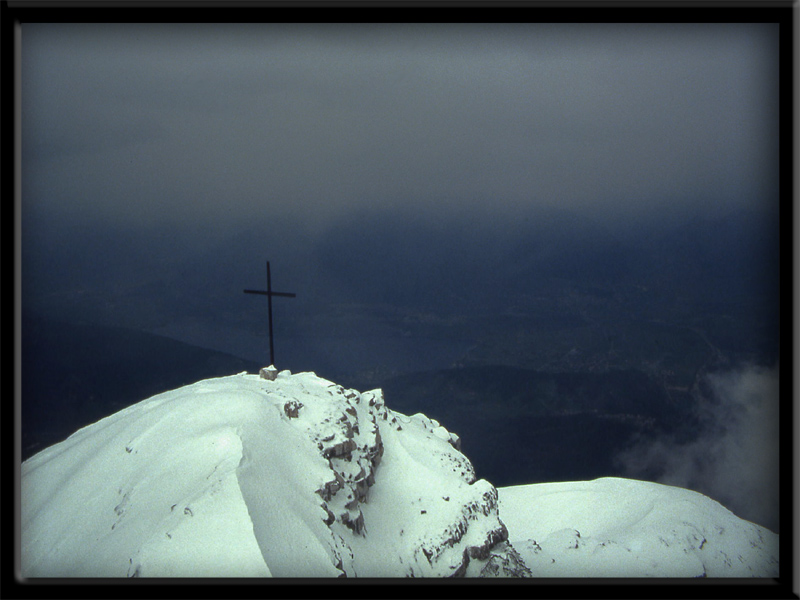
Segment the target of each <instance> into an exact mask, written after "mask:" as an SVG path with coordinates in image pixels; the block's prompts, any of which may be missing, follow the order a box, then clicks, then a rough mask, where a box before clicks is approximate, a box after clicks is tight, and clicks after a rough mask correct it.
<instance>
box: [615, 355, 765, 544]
mask: <svg viewBox="0 0 800 600" xmlns="http://www.w3.org/2000/svg"><path fill="white" fill-rule="evenodd" d="M706 381H707V383H708V389H709V390H710V392H709V393H708V394H707V396H704V397H700V398H699V400H700V405H699V411H700V422H701V424H702V427H701V431H700V433H699V434H698V435H697V437H696V438H695V439H694V440H692V441H688V442H678V441H676V440H675V439H673V438H669V437H664V438H660V439H655V440H642V441H640V442H639V443H638V444H637V445H636V446H634V447H633V448H631V449H629V450H628V451H627V452H625V453H623V454H621V455H620V456H619V457H618V460H619V462H620V463H621V464H622V465H623V466H624V468H625V470H626V475H628V476H630V477H637V476H638V477H642V476H643V475H644V474H645V473H647V474H652V473H657V475H656V479H657V481H659V482H660V483H666V484H670V485H677V486H681V487H686V488H689V489H693V490H696V491H698V492H701V493H703V494H706V495H707V496H710V497H712V498H714V499H715V500H717V501H719V502H720V503H722V504H723V505H725V506H726V507H727V508H728V509H730V510H731V511H733V512H734V513H736V514H737V515H738V516H740V517H742V518H744V519H747V520H750V521H754V522H756V523H759V524H761V525H764V526H766V527H768V528H770V529H773V530H777V528H778V523H779V519H778V489H779V480H778V464H779V463H778V461H779V457H778V423H779V418H778V410H779V409H778V369H777V367H772V368H764V367H758V366H752V365H747V366H744V367H742V368H740V369H738V370H733V371H728V372H723V373H717V374H713V375H708V376H707V378H706Z"/></svg>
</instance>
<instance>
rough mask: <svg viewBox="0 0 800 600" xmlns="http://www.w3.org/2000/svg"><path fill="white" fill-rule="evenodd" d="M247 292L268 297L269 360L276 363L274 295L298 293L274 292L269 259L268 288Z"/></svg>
mask: <svg viewBox="0 0 800 600" xmlns="http://www.w3.org/2000/svg"><path fill="white" fill-rule="evenodd" d="M244 293H245V294H260V295H262V296H266V297H267V310H268V312H269V361H270V364H271V365H275V346H274V343H273V341H272V297H273V296H284V297H286V298H296V297H297V294H292V293H289V292H273V291H272V276H271V274H270V271H269V261H267V290H266V291H264V290H244Z"/></svg>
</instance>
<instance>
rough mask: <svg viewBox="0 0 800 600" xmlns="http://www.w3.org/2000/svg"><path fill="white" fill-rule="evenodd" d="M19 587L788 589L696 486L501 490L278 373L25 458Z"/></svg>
mask: <svg viewBox="0 0 800 600" xmlns="http://www.w3.org/2000/svg"><path fill="white" fill-rule="evenodd" d="M21 494H22V498H21V500H22V502H21V504H22V556H21V558H22V561H21V562H22V576H23V577H25V578H34V577H412V576H413V577H453V576H455V577H459V576H467V577H478V576H482V577H486V576H490V577H495V576H501V577H531V576H537V577H581V576H586V577H620V576H622V577H625V576H632V577H645V576H659V577H664V576H668V577H702V576H710V577H716V576H733V577H742V576H751V577H777V575H778V549H777V547H778V536H777V535H776V534H774V533H772V532H770V531H769V530H767V529H764V528H762V527H759V526H757V525H754V524H752V523H749V522H747V521H743V520H741V519H739V518H738V517H736V516H735V515H733V514H732V513H730V512H729V511H728V510H726V509H725V508H724V507H722V506H721V505H719V504H718V503H716V502H714V501H713V500H711V499H709V498H707V497H705V496H703V495H701V494H698V493H696V492H691V491H688V490H684V489H681V488H675V487H669V486H663V485H658V484H654V483H646V482H639V481H632V480H625V479H600V480H596V481H593V482H575V483H558V484H537V485H528V486H516V487H509V488H500V489H499V490H498V489H496V488H495V487H494V486H492V485H491V483H489V482H488V481H485V480H483V479H477V478H476V476H475V472H474V469H473V467H472V465H471V463H470V462H469V460H468V459H467V458H466V457H465V456H464V455H463V454H462V453H461V452H460V443H459V438H458V436H456V435H455V434H453V433H450V432H448V431H447V430H446V429H445V428H444V427H442V426H441V425H440V424H439V423H438V422H436V421H435V420H432V419H429V418H428V417H426V416H425V415H422V414H417V415H413V416H406V415H403V414H400V413H398V412H395V411H392V410H390V409H389V408H387V407H386V405H385V404H384V399H383V395H382V393H381V391H380V390H373V391H368V392H363V393H359V392H357V391H355V390H348V389H345V388H343V387H342V386H340V385H337V384H335V383H333V382H330V381H327V380H325V379H322V378H320V377H317V376H316V375H315V374H313V373H299V374H291V373H290V372H288V371H281V372H277V371H275V370H274V369H273V368H269V369H262V372H261V375H260V376H259V375H248V374H246V373H241V374H239V375H233V376H230V377H222V378H217V379H209V380H205V381H200V382H198V383H195V384H193V385H189V386H186V387H182V388H179V389H176V390H172V391H169V392H165V393H162V394H158V395H156V396H153V397H152V398H149V399H147V400H144V401H142V402H140V403H138V404H135V405H133V406H130V407H128V408H126V409H124V410H122V411H120V412H118V413H116V414H114V415H112V416H110V417H107V418H105V419H103V420H101V421H99V422H97V423H94V424H92V425H89V426H88V427H84V428H83V429H81V430H79V431H77V432H76V433H75V434H73V435H72V436H71V437H69V438H68V439H67V440H65V441H63V442H61V443H59V444H56V445H54V446H52V447H50V448H47V449H45V450H43V451H42V452H40V453H38V454H36V455H35V456H33V457H32V458H30V459H29V460H27V461H25V462H24V463H23V464H22V478H21Z"/></svg>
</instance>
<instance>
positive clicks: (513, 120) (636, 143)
mask: <svg viewBox="0 0 800 600" xmlns="http://www.w3.org/2000/svg"><path fill="white" fill-rule="evenodd" d="M777 37H778V36H777V25H775V24H697V25H668V24H666V25H664V24H653V25H625V24H622V25H612V24H610V25H603V24H586V25H576V24H570V25H549V24H513V25H487V24H466V25H458V24H455V25H448V24H429V25H395V24H384V25H339V24H328V25H294V26H290V25H263V24H251V25H197V24H192V25H174V24H170V25H134V24H121V25H108V24H99V25H92V24H27V23H26V24H24V25H23V27H22V136H23V137H22V148H23V153H22V164H23V181H22V190H23V195H22V206H23V219H25V221H24V222H25V224H26V225H27V226H28V228H29V229H28V230H29V231H30V230H32V229H35V228H36V227H38V226H40V225H41V226H44V225H45V224H47V223H51V224H52V223H58V224H60V225H59V226H68V225H69V224H70V223H75V222H80V223H84V224H90V225H91V224H94V223H97V224H99V225H103V224H106V225H109V226H115V227H118V226H123V227H125V228H130V229H131V230H136V229H137V228H140V227H147V226H151V225H153V224H161V225H163V224H168V225H169V224H173V225H174V226H175V227H176V228H179V229H185V230H191V231H193V232H197V233H208V234H211V231H212V230H213V231H221V230H232V228H233V227H236V226H239V225H241V224H242V223H243V222H246V221H248V220H251V219H254V218H258V217H259V216H263V215H264V214H265V213H266V212H267V211H270V212H272V213H284V212H287V211H288V212H291V213H293V214H295V215H298V216H301V218H303V219H305V220H307V222H308V223H309V224H310V225H312V226H314V227H316V226H317V225H321V226H324V223H325V222H326V220H328V219H330V218H332V217H340V216H342V215H344V214H347V212H348V211H349V210H352V209H354V208H358V207H364V206H375V205H378V206H389V207H407V208H411V209H413V210H414V211H419V212H421V213H423V214H428V212H427V211H430V214H431V215H435V214H447V213H448V211H453V210H466V209H468V208H469V207H471V206H482V207H484V208H489V209H490V210H491V211H493V212H494V213H495V214H497V215H499V216H500V217H510V218H512V219H513V218H516V216H517V215H519V214H520V213H521V212H524V211H526V210H528V209H530V208H531V207H538V206H543V205H556V206H559V207H562V208H566V209H568V210H575V211H579V212H582V213H584V214H586V215H591V216H592V217H593V218H599V217H607V218H609V219H610V220H611V221H620V222H625V221H626V220H628V219H635V218H636V217H637V216H638V215H642V214H644V215H653V214H658V213H659V211H662V212H663V213H664V214H665V215H666V214H670V213H672V214H683V213H684V212H686V211H688V212H692V211H698V210H700V211H706V210H708V211H711V212H719V213H725V212H729V211H733V210H736V209H739V208H742V207H746V206H748V205H749V206H757V207H761V206H764V204H765V201H771V200H772V199H775V201H777V200H776V199H777V170H778V167H777V163H778V161H777V144H778V137H777V131H778V123H777V85H778V80H777V59H776V56H777Z"/></svg>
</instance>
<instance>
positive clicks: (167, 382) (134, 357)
mask: <svg viewBox="0 0 800 600" xmlns="http://www.w3.org/2000/svg"><path fill="white" fill-rule="evenodd" d="M21 333H22V388H21V389H22V398H21V405H22V456H23V459H25V458H27V457H29V456H31V455H32V454H33V453H34V452H38V451H39V450H41V449H42V448H44V447H46V446H49V445H51V444H54V443H56V442H58V441H61V440H63V439H64V438H66V437H67V436H68V435H70V434H72V433H73V432H74V431H75V430H76V429H78V428H80V427H83V426H85V425H88V424H90V423H93V422H95V421H97V420H98V419H101V418H102V417H106V416H108V415H110V414H112V413H114V412H116V411H118V410H120V409H121V408H124V407H126V406H128V405H129V404H133V403H134V402H138V401H140V400H141V399H142V398H147V397H149V396H152V395H154V394H157V393H160V392H164V391H166V390H170V389H174V388H177V387H180V386H182V385H186V384H188V383H192V382H194V381H198V380H201V379H207V378H210V377H218V376H221V375H231V374H234V373H238V372H241V371H249V372H257V371H258V369H259V368H260V367H263V366H264V365H258V364H256V363H254V362H251V361H247V360H244V359H241V358H238V357H235V356H230V355H228V354H223V353H221V352H216V351H213V350H206V349H204V348H198V347H196V346H191V345H189V344H184V343H181V342H177V341H175V340H171V339H168V338H164V337H160V336H155V335H150V334H147V333H142V332H139V331H133V330H130V329H125V328H122V327H103V326H97V325H86V324H76V323H67V322H63V321H56V320H51V319H43V318H40V317H36V316H31V315H25V314H23V318H22V329H21Z"/></svg>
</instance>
